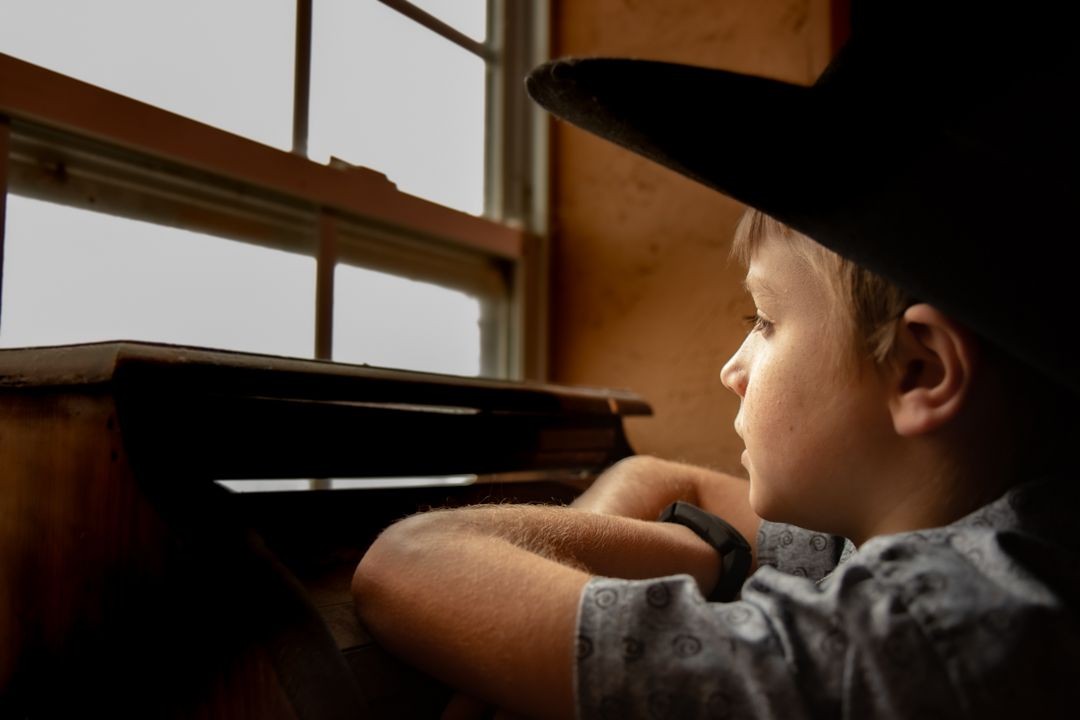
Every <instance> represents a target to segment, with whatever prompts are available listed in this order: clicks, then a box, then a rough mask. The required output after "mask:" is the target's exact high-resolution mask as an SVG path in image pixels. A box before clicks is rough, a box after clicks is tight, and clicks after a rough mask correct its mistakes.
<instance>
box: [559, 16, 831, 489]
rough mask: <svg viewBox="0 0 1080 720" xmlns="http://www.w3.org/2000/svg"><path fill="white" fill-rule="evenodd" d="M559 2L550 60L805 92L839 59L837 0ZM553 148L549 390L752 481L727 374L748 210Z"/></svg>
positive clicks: (575, 137)
mask: <svg viewBox="0 0 1080 720" xmlns="http://www.w3.org/2000/svg"><path fill="white" fill-rule="evenodd" d="M553 5H554V13H555V14H554V18H555V22H554V25H553V48H552V55H553V56H563V55H617V56H634V57H643V58H653V59H660V60H669V61H676V62H687V63H695V64H701V65H711V66H716V67H722V68H725V69H730V70H736V71H741V72H748V73H754V74H758V75H766V76H770V77H774V78H779V79H782V80H788V81H793V82H801V83H809V82H811V81H812V80H813V79H814V78H815V77H816V76H817V74H818V73H819V72H820V71H821V69H822V68H823V67H824V66H825V63H826V62H827V60H828V55H829V24H830V22H829V21H830V18H829V3H828V0H713V1H707V0H665V1H664V2H643V1H637V0H553ZM733 110H737V109H733ZM732 141H733V142H737V141H738V139H737V138H732ZM552 148H553V155H552V157H553V167H552V179H553V194H552V234H553V238H552V253H553V254H552V308H551V312H552V320H551V322H552V324H551V333H552V334H551V348H552V349H551V374H552V379H553V380H554V381H556V382H561V383H571V384H586V385H604V386H611V387H626V388H630V389H632V390H634V391H636V392H638V393H640V394H641V395H643V396H644V397H645V399H647V400H648V401H649V402H650V403H651V404H652V405H653V409H654V411H655V415H654V417H652V418H647V419H640V420H631V421H629V423H628V429H629V431H630V437H631V442H632V443H633V444H634V447H635V448H636V449H637V450H638V452H643V453H650V454H654V455H659V456H662V457H668V458H673V459H680V460H685V461H688V462H694V463H698V464H704V465H709V466H713V467H718V468H721V469H726V470H729V471H735V472H741V468H740V467H739V454H740V453H741V451H742V445H741V443H740V441H739V439H738V437H737V436H736V435H735V433H734V431H733V430H732V421H733V420H734V418H735V413H736V411H737V409H738V401H737V399H736V398H735V396H734V395H732V394H731V393H730V392H729V391H727V390H726V389H725V388H724V387H723V386H722V385H721V384H720V368H721V366H722V365H723V362H724V361H725V360H726V359H727V357H728V356H729V355H730V354H731V353H732V352H734V350H735V349H736V348H737V347H738V345H739V343H740V342H741V340H742V337H743V334H744V325H743V323H742V321H741V317H742V316H744V315H746V314H747V313H748V312H750V305H749V304H748V302H747V301H746V299H745V298H744V295H743V292H742V289H741V284H740V283H741V279H742V268H740V267H739V266H738V264H737V263H734V262H729V261H728V252H729V248H730V238H731V233H732V230H733V228H734V225H735V222H736V221H737V220H738V218H739V215H740V214H741V212H742V207H741V206H740V205H739V204H738V203H736V202H734V201H732V200H729V199H727V198H726V197H724V196H722V195H720V194H718V193H716V192H714V191H711V190H707V189H705V188H703V187H700V186H698V185H696V184H695V183H693V182H691V181H689V180H686V179H684V178H682V177H681V176H679V175H676V174H675V173H673V172H670V171H668V170H666V169H663V168H660V167H659V166H657V165H654V164H652V163H650V162H648V161H646V160H643V159H639V158H637V157H636V156H634V155H632V154H630V153H628V152H626V151H624V150H621V149H619V148H616V147H615V146H613V145H610V144H608V143H606V142H604V141H602V140H599V139H596V138H594V137H592V136H590V135H588V134H586V133H584V132H582V131H580V130H577V129H576V128H573V127H570V126H568V125H565V124H562V123H557V124H556V125H555V128H554V130H553V136H552Z"/></svg>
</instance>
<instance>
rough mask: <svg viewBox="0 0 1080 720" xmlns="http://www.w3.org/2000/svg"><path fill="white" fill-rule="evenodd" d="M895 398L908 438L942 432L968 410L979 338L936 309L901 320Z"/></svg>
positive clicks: (900, 429) (893, 407) (910, 312)
mask: <svg viewBox="0 0 1080 720" xmlns="http://www.w3.org/2000/svg"><path fill="white" fill-rule="evenodd" d="M899 322H900V327H899V329H898V331H897V337H896V345H895V348H894V355H893V359H894V361H895V362H894V363H893V367H894V368H895V372H894V374H893V375H892V376H891V380H892V383H893V384H892V388H891V392H890V395H889V411H890V412H891V414H892V419H893V427H894V428H895V429H896V432H897V433H898V434H900V435H903V436H907V437H910V436H914V435H921V434H924V433H928V432H931V431H933V430H936V429H937V428H939V427H941V426H942V425H944V424H945V423H947V422H948V421H950V420H951V419H953V418H954V417H956V415H957V413H958V412H959V411H960V409H961V407H963V404H964V401H965V400H966V398H967V396H968V392H969V391H970V389H971V383H972V378H973V373H974V370H975V367H976V364H977V363H978V355H979V353H978V350H979V343H978V340H977V339H976V338H975V336H974V335H973V334H972V333H971V332H970V331H968V330H967V329H966V328H964V327H963V326H962V325H959V324H958V323H956V322H955V321H954V320H952V319H951V318H950V317H948V316H947V315H945V314H944V313H942V312H941V311H940V310H938V309H937V308H935V307H933V306H932V305H927V304H925V303H919V304H916V305H912V306H911V307H909V308H908V309H907V310H906V311H904V315H903V317H901V318H900V321H899Z"/></svg>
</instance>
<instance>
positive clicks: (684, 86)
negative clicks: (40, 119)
mask: <svg viewBox="0 0 1080 720" xmlns="http://www.w3.org/2000/svg"><path fill="white" fill-rule="evenodd" d="M526 88H527V90H528V92H529V94H530V95H531V96H532V98H533V99H534V100H535V101H536V102H537V103H538V104H540V105H541V106H542V107H544V108H545V109H547V110H549V111H550V112H551V113H552V114H554V115H556V116H558V117H560V118H562V119H564V120H566V121H568V122H570V123H572V124H574V125H577V126H578V127H581V128H582V129H584V130H588V131H589V132H591V133H594V134H596V135H599V136H601V137H603V138H606V139H608V140H610V141H612V142H614V143H616V144H618V145H621V146H622V147H625V148H627V149H628V150H631V151H633V152H635V153H637V154H639V155H642V156H644V157H646V158H649V159H651V160H653V161H655V162H657V163H659V164H661V165H664V166H666V167H668V168H670V169H672V170H675V171H676V172H678V173H680V174H682V175H685V176H687V177H689V178H691V179H693V180H696V181H698V182H700V183H702V184H704V185H707V186H709V187H712V188H714V189H716V190H719V191H720V192H722V193H724V194H725V195H729V196H731V197H733V198H735V199H737V200H740V201H741V202H744V203H746V204H748V205H752V206H754V207H757V208H759V209H761V210H763V211H765V212H769V213H770V214H773V213H775V212H779V213H780V214H782V215H786V214H787V213H786V212H782V208H783V207H784V206H786V205H787V204H788V203H789V202H790V201H791V200H793V199H794V198H795V197H797V196H798V195H799V194H800V192H801V188H802V187H803V185H802V183H800V182H799V178H798V177H795V176H792V175H787V176H780V175H779V174H778V173H777V172H776V170H777V167H776V164H775V163H773V162H770V159H769V157H768V156H776V157H784V158H788V159H789V161H790V162H785V163H784V165H785V166H790V165H797V166H798V165H801V166H803V167H814V166H815V164H816V161H817V160H820V159H821V156H820V153H819V152H816V151H815V146H814V145H813V144H811V143H807V142H805V141H804V131H803V130H801V129H800V130H799V131H798V132H792V126H791V118H792V116H793V115H792V113H794V114H795V115H796V116H798V117H801V118H803V120H802V122H804V123H806V122H809V121H810V117H811V116H812V115H813V114H814V113H813V112H812V109H813V108H812V101H811V96H810V92H809V88H807V87H803V86H799V85H794V84H791V83H785V82H780V81H776V80H770V79H767V78H760V77H753V76H748V75H740V74H738V73H732V72H727V71H724V70H715V69H710V68H700V67H693V66H687V65H678V64H671V63H664V62H655V61H648V60H630V59H620V58H584V59H563V60H554V61H551V62H548V63H545V64H543V65H541V66H539V67H538V68H536V69H535V70H533V71H532V72H531V73H530V74H529V76H528V77H527V78H526ZM764 138H768V143H767V144H765V143H762V142H760V141H761V140H762V139H764ZM796 175H797V173H796Z"/></svg>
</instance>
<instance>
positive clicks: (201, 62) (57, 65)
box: [0, 0, 296, 149]
mask: <svg viewBox="0 0 1080 720" xmlns="http://www.w3.org/2000/svg"><path fill="white" fill-rule="evenodd" d="M295 20H296V3H295V1H294V0H229V1H228V2H219V1H218V0H184V2H169V1H167V0H94V2H87V1H86V0H3V1H2V2H0V52H3V53H6V54H8V55H13V56H15V57H17V58H20V59H22V60H25V61H27V62H31V63H34V64H35V65H41V66H43V67H46V68H48V69H50V70H54V71H57V72H60V73H63V74H65V75H69V76H71V77H74V78H77V79H79V80H83V81H85V82H89V83H93V84H94V85H99V86H101V87H103V88H106V89H108V90H112V91H114V92H117V93H120V94H122V95H127V96H129V97H133V98H135V99H137V100H141V101H143V102H147V103H150V104H151V105H156V106H158V107H161V108H164V109H166V110H170V111H172V112H175V113H178V114H180V115H185V116H187V117H190V118H194V119H196V120H199V121H200V122H203V123H206V124H208V125H214V126H216V127H219V128H222V129H224V130H228V131H229V132H233V133H236V134H239V135H244V136H246V137H249V138H252V139H254V140H258V141H259V142H262V143H266V144H269V145H273V146H276V147H279V148H284V149H288V148H290V147H291V146H292V95H293V54H294V46H295V31H294V27H295Z"/></svg>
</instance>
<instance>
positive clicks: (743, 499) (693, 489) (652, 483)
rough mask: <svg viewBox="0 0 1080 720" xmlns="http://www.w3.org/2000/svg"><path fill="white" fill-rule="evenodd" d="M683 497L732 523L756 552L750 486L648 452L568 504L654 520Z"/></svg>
mask: <svg viewBox="0 0 1080 720" xmlns="http://www.w3.org/2000/svg"><path fill="white" fill-rule="evenodd" d="M676 500H682V501H684V502H689V503H692V504H694V505H697V506H698V507H700V508H702V509H703V510H707V511H708V512H711V513H713V514H714V515H719V516H720V517H722V518H724V519H725V520H727V521H728V522H729V523H731V524H732V525H734V526H735V528H736V529H737V530H738V531H739V532H740V533H741V534H742V535H743V537H745V538H746V539H747V541H748V542H749V543H750V545H751V548H753V549H754V554H755V558H756V554H757V546H756V540H757V531H758V527H759V526H760V524H761V518H759V517H758V516H757V515H756V514H755V513H754V511H753V510H752V509H751V507H750V484H749V482H748V481H746V480H744V479H743V478H739V477H735V476H733V475H728V474H726V473H720V472H715V471H712V470H707V469H705V468H701V467H696V466H693V465H686V464H684V463H676V462H671V461H669V460H660V459H658V458H653V457H648V456H643V455H639V456H634V457H629V458H626V459H625V460H622V461H620V462H619V463H617V464H615V465H614V466H613V467H611V468H610V469H609V470H608V471H607V472H605V473H603V474H602V475H601V476H600V477H599V478H597V479H596V482H594V483H593V485H592V486H591V487H589V489H588V490H586V491H585V492H584V493H582V495H581V496H580V497H579V498H578V499H577V500H575V501H574V503H573V504H572V506H573V507H575V508H577V509H579V510H585V511H588V512H598V513H604V514H611V515H621V516H624V517H631V518H639V519H642V520H654V519H656V516H657V515H658V514H659V512H660V511H661V510H662V509H663V508H664V507H666V506H667V505H669V504H670V503H672V502H674V501H676Z"/></svg>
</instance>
